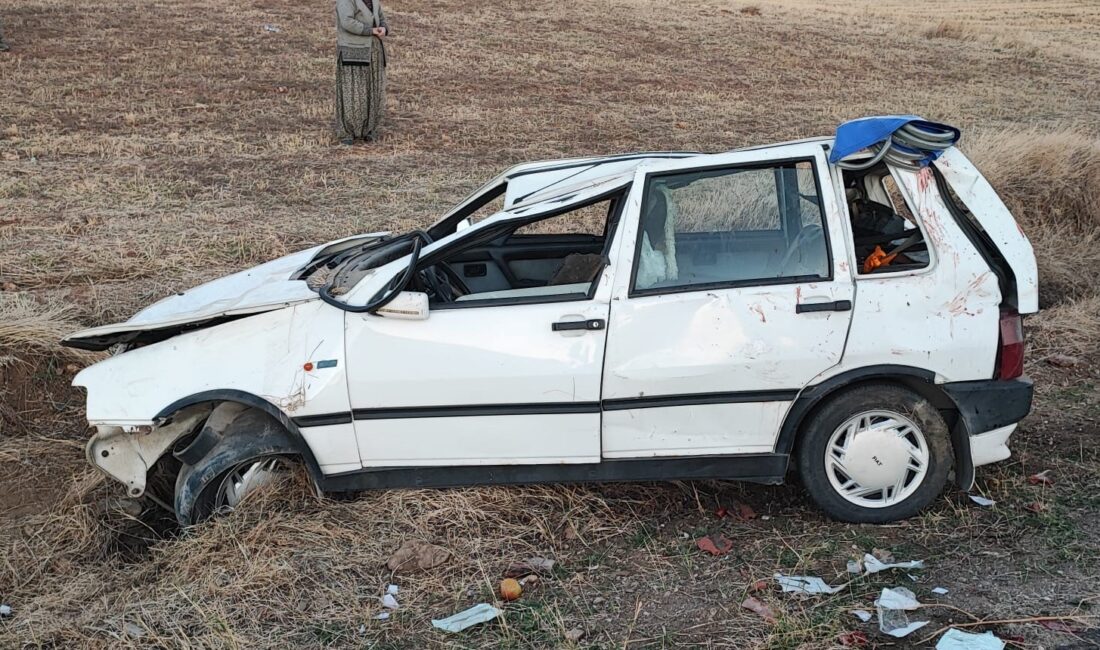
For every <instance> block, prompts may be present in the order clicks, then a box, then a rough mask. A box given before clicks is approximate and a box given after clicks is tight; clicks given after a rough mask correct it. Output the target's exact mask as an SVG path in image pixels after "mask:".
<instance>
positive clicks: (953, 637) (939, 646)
mask: <svg viewBox="0 0 1100 650" xmlns="http://www.w3.org/2000/svg"><path fill="white" fill-rule="evenodd" d="M1004 647H1005V642H1004V641H1001V640H1000V639H998V638H997V636H996V635H995V634H993V633H992V632H986V633H985V634H972V633H970V632H963V631H962V630H957V629H955V628H951V629H950V630H948V631H947V632H945V633H944V635H943V636H941V637H940V640H939V642H937V643H936V650H1004Z"/></svg>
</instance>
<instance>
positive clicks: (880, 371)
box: [775, 365, 936, 454]
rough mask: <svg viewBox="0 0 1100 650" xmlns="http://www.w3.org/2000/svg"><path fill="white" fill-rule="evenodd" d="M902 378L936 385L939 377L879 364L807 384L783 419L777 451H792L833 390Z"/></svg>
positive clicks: (926, 371)
mask: <svg viewBox="0 0 1100 650" xmlns="http://www.w3.org/2000/svg"><path fill="white" fill-rule="evenodd" d="M901 378H904V379H908V380H918V381H924V382H927V383H929V384H932V383H933V382H934V380H935V378H936V376H935V374H934V373H932V372H931V371H929V370H924V369H923V368H914V367H911V366H895V365H877V366H866V367H864V368H857V369H856V370H851V371H848V372H844V373H841V374H839V375H837V376H835V377H830V378H829V379H826V380H825V381H823V382H821V383H820V384H814V385H812V386H807V387H806V388H804V389H802V391H801V392H800V393H799V394H798V397H797V399H795V400H794V404H791V408H790V409H788V411H787V416H786V417H785V418H784V419H783V426H782V427H781V428H780V429H779V437H778V439H777V440H776V442H775V452H776V453H778V454H790V453H791V450H792V449H794V442H795V439H796V438H797V437H798V431H799V429H800V428H801V427H802V422H803V420H805V418H806V416H807V415H808V414H809V413H810V411H812V410H813V409H814V407H815V406H817V405H818V404H819V403H821V400H823V399H824V398H825V397H827V396H828V395H830V394H831V393H833V392H835V391H837V390H839V389H841V388H844V387H846V386H849V385H851V384H854V383H857V382H861V381H867V380H872V379H881V380H898V379H901Z"/></svg>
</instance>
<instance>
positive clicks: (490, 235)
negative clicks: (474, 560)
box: [65, 138, 1038, 525]
mask: <svg viewBox="0 0 1100 650" xmlns="http://www.w3.org/2000/svg"><path fill="white" fill-rule="evenodd" d="M832 146H833V139H832V138H820V139H813V140H806V141H799V142H793V143H785V144H777V145H772V146H767V147H758V148H752V149H743V150H736V151H732V152H728V153H719V154H705V155H704V154H694V153H664V154H647V153H643V154H634V155H623V156H613V157H604V158H585V159H573V160H564V161H555V162H541V163H533V164H526V165H520V166H517V167H514V168H512V169H510V170H508V171H507V172H505V173H503V174H501V175H500V176H498V177H497V178H495V179H493V180H492V181H490V182H489V183H488V184H486V185H485V186H483V187H482V188H481V189H480V190H478V191H477V192H475V193H474V194H473V195H471V196H470V197H469V198H467V199H466V200H465V201H464V202H462V203H461V204H460V205H459V206H458V207H456V208H454V209H453V210H451V212H449V213H448V214H446V215H445V216H443V217H442V218H441V219H440V220H439V221H437V222H436V223H435V224H434V225H432V226H431V227H430V228H428V229H427V230H424V231H416V232H411V233H407V234H404V235H400V236H391V235H389V234H387V233H374V234H369V235H359V236H355V237H350V238H347V239H342V240H338V241H335V242H331V243H328V244H324V245H322V246H318V247H315V248H311V249H309V250H305V251H302V252H299V253H295V254H293V255H288V256H286V257H283V258H280V259H277V260H274V261H271V262H268V263H266V264H262V265H260V266H257V267H255V268H252V269H249V270H246V271H242V272H240V273H236V274H233V275H230V276H227V277H224V278H221V279H219V280H215V281H213V282H210V283H207V284H204V285H202V286H200V287H197V288H195V289H191V290H189V291H186V292H184V293H181V294H178V295H175V296H171V297H169V298H166V299H164V300H162V301H160V302H158V303H156V304H154V305H152V306H150V307H148V308H146V309H145V310H143V311H141V312H140V313H138V314H137V315H135V316H134V317H133V318H131V319H130V320H129V321H127V322H125V323H121V324H116V325H109V326H105V327H97V328H94V329H90V330H86V331H83V332H79V333H76V334H73V335H71V336H69V337H68V338H67V339H66V340H65V343H66V344H67V345H70V346H75V347H80V348H86V349H93V350H104V349H108V348H112V349H113V350H114V352H115V353H114V354H113V355H112V356H110V357H108V358H106V359H105V360H103V361H101V362H99V363H96V364H95V365H92V366H91V367H89V368H86V369H84V370H83V371H82V372H80V373H79V374H78V375H77V377H76V379H75V380H74V384H75V385H77V386H83V387H86V388H87V416H88V421H89V423H90V424H91V425H93V426H94V427H95V428H96V429H97V433H96V434H95V435H94V436H93V437H92V439H91V440H90V442H89V443H88V447H87V455H88V460H89V461H90V462H91V463H92V464H93V465H95V466H96V467H98V468H100V469H101V470H102V471H103V472H105V473H107V474H108V475H110V476H112V477H114V478H115V479H117V480H119V481H121V482H122V483H123V484H125V485H126V487H127V490H128V493H129V495H131V496H133V497H138V496H142V495H143V494H146V493H147V485H148V484H149V483H147V480H148V478H149V477H150V476H151V475H153V474H156V473H163V474H165V475H167V476H168V477H169V478H170V479H171V478H173V476H174V485H175V493H174V494H172V495H169V494H159V495H158V494H156V493H155V491H154V490H152V489H149V490H148V493H149V495H150V496H151V497H152V498H154V499H156V500H158V502H160V503H162V504H163V505H165V506H166V507H171V508H172V509H173V510H174V511H175V513H176V516H177V518H178V520H179V521H180V523H181V524H183V525H189V524H192V523H195V522H198V521H200V520H203V519H204V518H207V517H209V516H210V515H211V514H213V513H215V512H217V511H218V510H220V509H223V508H232V507H235V506H236V505H237V504H239V503H240V502H241V500H242V499H243V498H244V497H245V496H246V495H247V494H248V493H249V492H250V491H251V490H253V489H254V488H255V487H256V486H258V485H261V484H263V483H264V482H266V481H267V480H269V479H270V478H271V476H272V474H273V473H274V472H278V471H285V469H286V464H287V463H288V462H292V459H297V460H299V461H301V462H302V463H304V465H305V467H306V468H307V469H308V472H309V474H310V476H311V477H312V479H313V481H315V482H316V485H317V487H318V488H319V490H321V491H322V492H326V493H332V492H348V491H360V490H365V489H372V488H398V487H408V486H417V487H420V486H458V485H470V484H498V483H533V482H552V481H624V480H626V481H645V480H657V479H659V480H665V479H736V480H744V481H754V482H760V483H779V482H781V481H783V480H784V477H785V476H786V475H787V473H788V470H789V469H790V466H791V465H792V464H793V465H795V466H796V467H797V469H798V472H799V473H800V474H801V478H802V481H803V483H804V484H805V486H806V488H807V490H808V492H809V494H810V496H811V497H812V498H813V499H814V500H815V501H816V502H817V503H818V504H819V505H820V506H821V508H822V509H824V510H825V511H826V512H827V513H828V514H829V515H831V516H833V517H835V518H837V519H842V520H847V521H856V522H887V521H893V520H897V519H900V518H905V517H909V516H912V515H913V514H915V513H917V512H918V511H919V510H920V509H922V508H923V507H925V506H927V505H928V504H929V503H930V502H932V501H933V500H934V499H935V498H936V497H937V496H938V495H939V494H940V493H941V491H942V490H943V488H944V486H945V484H946V482H947V481H948V479H949V475H950V474H951V473H952V471H953V472H954V481H955V482H956V483H957V484H958V485H960V486H961V487H963V488H964V489H968V488H969V487H970V486H971V484H972V482H973V480H974V469H975V467H977V466H980V465H984V464H987V463H992V462H995V461H998V460H1001V459H1004V458H1007V457H1008V456H1009V450H1008V447H1007V444H1006V443H1007V441H1008V438H1009V436H1010V435H1011V434H1012V432H1013V430H1014V429H1015V428H1016V423H1017V422H1018V421H1019V420H1020V419H1021V418H1023V417H1024V416H1025V415H1026V414H1027V413H1028V411H1029V409H1030V405H1031V396H1032V386H1031V383H1030V382H1029V381H1028V380H1027V379H1026V378H1024V377H1023V376H1022V370H1023V347H1024V341H1023V332H1022V325H1021V315H1022V314H1029V313H1034V312H1035V311H1037V309H1038V289H1037V273H1036V265H1035V258H1034V254H1033V252H1032V248H1031V245H1030V243H1029V242H1028V240H1027V239H1026V238H1025V236H1024V235H1023V234H1022V232H1021V231H1020V229H1019V228H1018V227H1017V225H1016V223H1015V221H1014V220H1013V218H1012V216H1011V215H1010V214H1009V212H1008V210H1007V209H1006V208H1005V206H1004V205H1003V204H1002V202H1001V201H1000V199H999V198H998V197H997V195H996V194H995V192H994V191H993V189H992V188H991V187H990V186H989V184H988V183H987V182H986V180H985V179H984V178H983V177H982V175H981V174H980V173H979V172H978V171H977V170H976V169H975V168H974V166H973V165H972V164H971V163H970V162H969V161H968V160H967V159H966V158H965V157H964V156H963V154H962V153H961V152H960V151H959V150H958V149H956V148H954V147H952V148H949V149H947V150H946V151H944V152H943V153H942V155H941V156H940V157H939V158H938V159H937V160H936V161H935V163H934V164H932V165H931V166H930V167H926V168H924V169H923V170H919V171H918V170H914V169H910V168H908V167H907V166H904V165H902V166H895V165H894V164H893V163H890V162H887V160H888V159H885V158H884V159H881V160H880V161H879V162H877V163H873V164H871V160H868V161H867V163H868V164H870V166H869V167H867V168H866V169H863V170H851V169H845V168H844V166H841V165H836V164H831V163H830V162H829V159H828V152H829V149H830V147H832ZM864 166H866V165H864ZM485 213H488V214H489V216H487V217H485V218H483V219H481V220H474V219H473V217H477V216H480V215H482V214H485Z"/></svg>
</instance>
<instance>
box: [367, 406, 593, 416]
mask: <svg viewBox="0 0 1100 650" xmlns="http://www.w3.org/2000/svg"><path fill="white" fill-rule="evenodd" d="M599 412H600V403H599V402H545V403H536V404H469V405H467V404H463V405H457V406H412V407H403V408H373V409H355V410H354V411H352V414H353V415H354V416H355V419H356V420H393V419H408V418H456V417H472V416H484V415H560V414H563V413H599Z"/></svg>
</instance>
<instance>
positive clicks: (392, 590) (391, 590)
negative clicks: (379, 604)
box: [386, 585, 400, 596]
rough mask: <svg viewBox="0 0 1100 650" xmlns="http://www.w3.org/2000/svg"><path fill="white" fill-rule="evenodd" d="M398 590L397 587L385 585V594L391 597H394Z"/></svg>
mask: <svg viewBox="0 0 1100 650" xmlns="http://www.w3.org/2000/svg"><path fill="white" fill-rule="evenodd" d="M399 589H400V588H399V587H398V586H397V585H386V593H387V594H389V595H391V596H396V595H397V592H398V591H399Z"/></svg>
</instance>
